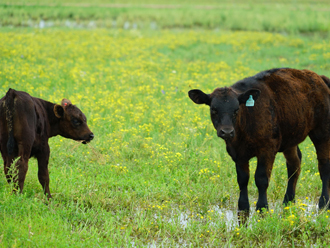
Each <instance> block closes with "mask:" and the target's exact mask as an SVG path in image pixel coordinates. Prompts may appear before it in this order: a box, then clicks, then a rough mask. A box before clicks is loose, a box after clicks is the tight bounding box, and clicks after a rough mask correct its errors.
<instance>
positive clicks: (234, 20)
mask: <svg viewBox="0 0 330 248" xmlns="http://www.w3.org/2000/svg"><path fill="white" fill-rule="evenodd" d="M204 4H205V3H204ZM329 7H330V6H329V4H327V3H324V2H318V3H313V4H312V3H311V2H310V3H309V2H308V3H306V2H303V3H301V2H296V1H292V2H288V3H284V2H280V3H278V2H270V3H263V2H255V1H251V2H247V3H246V2H238V3H229V2H220V3H217V4H213V5H209V6H206V5H198V4H197V2H196V5H192V4H181V5H180V4H177V5H160V4H159V5H146V4H144V5H142V4H134V3H133V4H126V5H120V4H117V5H116V4H114V3H113V4H112V5H111V3H110V4H108V5H107V4H106V3H104V4H103V5H102V3H92V4H89V5H84V4H74V3H72V4H71V5H70V4H67V5H64V3H62V2H61V3H59V4H58V5H56V4H55V5H54V4H50V3H47V2H46V3H43V4H36V5H34V4H32V5H31V4H24V3H22V2H17V3H16V4H9V5H8V4H2V5H0V25H2V26H33V27H37V26H39V23H40V21H41V20H43V21H46V25H49V26H70V27H76V28H79V27H80V28H81V27H90V28H91V27H92V28H95V27H103V28H124V27H125V28H127V29H136V28H138V29H150V28H153V29H155V28H158V29H168V28H203V29H220V30H247V31H270V32H285V33H290V34H296V33H310V32H323V33H324V32H326V33H327V32H329V30H330V19H329V18H328V17H329V12H330V8H329Z"/></svg>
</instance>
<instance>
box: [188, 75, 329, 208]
mask: <svg viewBox="0 0 330 248" xmlns="http://www.w3.org/2000/svg"><path fill="white" fill-rule="evenodd" d="M329 84H330V80H329V79H328V78H327V77H325V76H319V75H317V74H316V73H314V72H312V71H309V70H295V69H272V70H268V71H264V72H260V73H258V74H257V75H255V76H253V77H249V78H245V79H243V80H241V81H238V82H237V83H235V84H234V85H232V86H231V87H229V88H227V87H225V88H217V89H215V90H214V91H213V93H211V94H205V93H203V92H202V91H200V90H191V91H189V97H190V98H191V100H192V101H194V102H195V103H197V104H206V105H209V106H210V112H211V119H212V122H213V125H214V127H215V129H216V130H217V135H218V136H219V137H221V138H222V139H224V140H225V142H226V148H227V152H228V153H229V155H230V156H231V157H232V159H233V160H234V162H235V164H236V171H237V181H238V184H239V188H240V196H239V200H238V210H240V211H246V212H249V209H250V205H249V200H248V190H247V185H248V181H249V177H250V172H249V160H250V159H251V158H252V157H257V160H258V162H257V169H256V172H255V183H256V185H257V187H258V191H259V197H258V202H257V210H261V209H262V208H267V207H268V202H267V188H268V184H269V180H270V175H271V171H272V168H273V162H274V159H275V155H276V153H277V152H283V154H284V156H285V158H286V165H287V171H288V186H287V190H286V193H285V196H284V203H285V204H287V203H288V202H289V201H293V200H294V197H295V189H296V184H297V180H298V177H299V173H300V166H301V152H300V150H299V148H298V144H299V143H301V142H302V141H303V140H304V139H305V138H306V137H307V135H308V136H309V137H310V139H311V140H312V142H313V143H314V146H315V149H316V153H317V159H318V169H319V172H320V177H321V180H322V193H321V197H320V200H319V207H320V208H323V207H325V206H327V204H328V203H329V185H330V163H329V157H330V152H329V150H330V97H329V95H330V90H329V87H328V85H329ZM249 98H253V99H254V101H255V102H254V103H253V101H252V102H250V100H249V101H248V99H249ZM251 100H252V99H251ZM246 105H251V106H246Z"/></svg>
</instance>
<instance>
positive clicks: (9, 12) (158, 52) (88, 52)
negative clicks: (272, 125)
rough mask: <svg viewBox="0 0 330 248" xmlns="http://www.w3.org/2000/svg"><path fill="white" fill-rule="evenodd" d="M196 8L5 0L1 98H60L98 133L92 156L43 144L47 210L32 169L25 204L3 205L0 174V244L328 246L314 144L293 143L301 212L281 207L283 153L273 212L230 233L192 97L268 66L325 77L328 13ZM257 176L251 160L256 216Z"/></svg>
mask: <svg viewBox="0 0 330 248" xmlns="http://www.w3.org/2000/svg"><path fill="white" fill-rule="evenodd" d="M203 4H204V5H203V6H201V2H200V0H191V1H188V0H183V1H180V2H177V1H174V0H173V1H172V0H170V1H165V0H159V1H151V0H146V1H144V2H143V4H141V2H140V1H132V0H131V1H129V0H127V1H119V0H113V1H106V0H95V1H93V3H92V4H91V3H90V2H89V1H87V0H83V1H77V0H72V1H69V2H67V1H63V0H56V1H49V0H47V1H40V0H36V1H33V2H32V1H23V0H22V1H19V0H14V1H10V2H9V1H5V0H4V1H2V0H0V26H2V27H1V28H0V97H2V96H3V95H4V94H5V93H6V92H7V90H8V88H9V87H11V88H14V89H16V90H22V91H26V92H28V93H30V94H31V95H33V96H35V97H40V98H43V99H45V100H49V101H52V102H56V103H60V101H61V100H62V98H68V99H70V100H71V101H72V103H73V104H76V105H77V106H78V107H79V108H80V109H81V110H82V111H83V112H84V113H85V115H86V116H87V120H88V124H89V127H90V129H91V130H92V131H93V133H94V134H95V139H94V140H93V141H92V142H91V143H89V144H88V145H81V144H80V143H77V142H75V141H72V140H67V139H65V138H62V137H54V138H52V139H51V140H50V146H51V158H50V162H49V163H50V180H51V181H50V190H51V192H52V195H53V199H52V200H51V202H48V201H47V200H46V199H45V197H44V195H43V193H42V188H41V185H40V184H39V182H38V179H37V164H36V160H35V159H31V160H30V163H29V165H30V167H29V172H28V175H27V178H26V181H25V188H24V194H21V195H20V194H19V195H15V194H12V185H8V184H7V182H6V180H5V176H4V174H3V173H0V174H1V175H2V176H0V247H69V246H71V247H182V246H183V247H205V246H207V247H257V246H258V247H259V246H260V247H293V246H298V247H311V246H312V247H327V246H328V243H329V242H328V241H329V239H330V234H329V231H330V230H329V229H330V228H329V215H330V213H329V212H327V211H325V212H320V211H318V209H317V205H316V204H317V202H318V198H319V196H320V193H321V180H320V176H319V173H318V169H317V159H316V155H315V150H314V147H313V145H312V143H311V142H310V140H309V139H307V140H306V141H305V142H304V143H302V144H301V146H300V149H301V151H302V153H303V162H302V163H303V165H302V172H301V175H300V179H299V181H298V186H297V192H296V196H297V201H296V204H294V205H290V206H287V207H283V206H282V205H281V202H282V200H283V196H284V193H285V189H286V183H287V178H286V177H287V172H286V166H285V160H284V158H283V156H282V154H278V156H277V158H276V161H275V164H274V169H273V173H272V178H271V182H270V186H269V189H268V198H269V199H268V200H269V204H270V208H269V212H268V213H266V214H265V215H264V216H261V215H259V214H256V213H255V212H254V211H253V212H252V214H251V217H250V219H249V221H248V224H247V227H242V226H239V225H238V221H237V217H236V209H237V200H238V194H239V189H238V185H237V180H236V170H235V165H234V163H233V162H232V160H231V158H230V157H229V155H228V154H227V152H226V149H225V144H224V142H223V141H222V140H220V139H219V138H217V137H216V132H215V130H214V128H213V126H212V123H211V121H210V117H209V109H208V108H207V107H206V106H204V107H201V106H196V105H195V104H194V103H193V102H192V101H191V100H190V99H189V97H188V95H187V92H188V91H189V90H190V89H192V88H200V89H202V90H203V91H205V92H211V90H213V89H214V88H216V87H221V86H229V85H231V84H233V83H234V82H236V81H237V80H240V79H242V78H245V77H248V76H252V75H254V74H255V73H257V72H259V71H262V70H266V69H270V68H275V67H292V68H297V69H310V70H313V71H315V72H317V73H319V74H321V75H322V74H323V75H327V76H328V77H330V73H329V71H330V44H329V42H328V38H327V37H329V31H330V30H329V29H330V18H329V12H330V5H329V4H328V2H327V1H325V0H319V1H310V0H301V1H298V0H296V1H284V0H283V1H267V2H265V1H261V0H260V1H258V0H251V1H242V0H238V1H234V2H233V1H217V0H207V1H203ZM42 20H43V21H45V24H44V26H45V28H39V27H40V22H41V21H42ZM125 23H126V24H125ZM127 23H128V24H127ZM134 24H135V26H134ZM125 25H126V26H125ZM48 26H51V27H48ZM35 27H38V28H35ZM123 27H125V28H126V29H123ZM265 31H272V32H265ZM0 164H2V160H1V159H0ZM255 168H256V160H255V159H253V160H251V163H250V170H251V180H250V182H249V196H250V203H251V207H252V208H254V207H255V202H256V200H257V195H258V193H257V188H256V186H255V183H254V180H253V176H252V175H253V173H254V171H255Z"/></svg>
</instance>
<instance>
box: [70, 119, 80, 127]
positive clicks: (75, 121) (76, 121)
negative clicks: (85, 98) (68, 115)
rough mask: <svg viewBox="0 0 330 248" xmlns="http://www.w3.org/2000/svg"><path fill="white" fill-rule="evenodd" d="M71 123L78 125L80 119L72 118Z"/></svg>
mask: <svg viewBox="0 0 330 248" xmlns="http://www.w3.org/2000/svg"><path fill="white" fill-rule="evenodd" d="M72 124H73V125H75V126H79V125H80V121H79V120H78V119H72Z"/></svg>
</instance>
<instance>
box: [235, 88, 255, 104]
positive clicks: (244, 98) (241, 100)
mask: <svg viewBox="0 0 330 248" xmlns="http://www.w3.org/2000/svg"><path fill="white" fill-rule="evenodd" d="M250 96H252V98H253V100H254V101H256V100H257V99H258V98H259V96H260V90H258V89H251V90H247V91H245V92H244V93H242V94H240V95H239V96H238V101H239V104H243V103H244V104H245V103H246V101H247V100H248V99H249V98H250Z"/></svg>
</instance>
